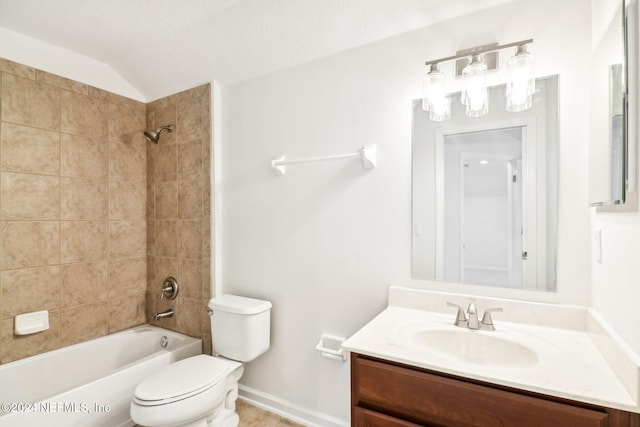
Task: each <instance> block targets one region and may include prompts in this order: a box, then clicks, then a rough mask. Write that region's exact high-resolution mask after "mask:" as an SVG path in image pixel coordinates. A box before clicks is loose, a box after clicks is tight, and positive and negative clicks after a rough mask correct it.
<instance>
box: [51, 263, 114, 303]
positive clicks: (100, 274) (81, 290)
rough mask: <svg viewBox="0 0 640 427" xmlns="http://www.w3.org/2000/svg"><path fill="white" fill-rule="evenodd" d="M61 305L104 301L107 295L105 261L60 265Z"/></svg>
mask: <svg viewBox="0 0 640 427" xmlns="http://www.w3.org/2000/svg"><path fill="white" fill-rule="evenodd" d="M61 276H62V280H61V289H60V305H61V307H70V306H75V305H81V304H90V303H95V302H105V301H107V299H108V296H109V265H108V262H107V261H94V262H84V263H77V264H65V265H62V266H61Z"/></svg>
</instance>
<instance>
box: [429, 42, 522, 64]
mask: <svg viewBox="0 0 640 427" xmlns="http://www.w3.org/2000/svg"><path fill="white" fill-rule="evenodd" d="M529 43H533V39H527V40H522V41H519V42H513V43H507V44H502V45H498V44H497V43H492V44H487V45H484V46H477V47H473V48H471V49H465V50H459V51H458V52H456V54H455V55H453V56H447V57H445V58H439V59H434V60H432V61H427V62H425V63H424V65H433V64H439V63H441V62H447V61H453V60H454V59H460V58H465V57H468V56H471V55H479V54H481V53H486V52H493V51H496V50H501V49H507V48H509V47H515V46H521V45H525V44H529Z"/></svg>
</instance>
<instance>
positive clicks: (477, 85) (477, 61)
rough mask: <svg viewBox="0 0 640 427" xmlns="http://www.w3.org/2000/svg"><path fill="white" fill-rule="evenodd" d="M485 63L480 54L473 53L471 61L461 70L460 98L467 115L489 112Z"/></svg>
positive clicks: (477, 115) (478, 115)
mask: <svg viewBox="0 0 640 427" xmlns="http://www.w3.org/2000/svg"><path fill="white" fill-rule="evenodd" d="M486 71H487V65H486V64H485V63H484V62H482V57H481V56H480V55H474V56H473V58H472V60H471V63H470V64H469V65H467V66H466V67H464V69H463V70H462V77H463V78H464V90H463V91H462V95H461V97H460V100H461V101H462V103H463V104H464V106H465V112H466V114H467V116H469V117H480V116H484V115H485V114H487V113H488V112H489V91H488V90H487V85H486V83H485V72H486Z"/></svg>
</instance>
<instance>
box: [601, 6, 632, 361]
mask: <svg viewBox="0 0 640 427" xmlns="http://www.w3.org/2000/svg"><path fill="white" fill-rule="evenodd" d="M611 4H613V5H614V9H615V7H616V6H617V5H618V4H619V3H618V2H617V1H615V0H607V1H606V2H599V3H598V4H594V10H593V14H594V18H595V16H596V15H597V14H602V16H603V17H610V16H611V13H608V14H607V13H605V12H606V8H607V5H611ZM602 9H605V10H602ZM601 22H605V24H602V23H601ZM606 22H607V21H602V19H600V22H598V21H595V20H594V25H597V24H600V27H603V28H606ZM594 32H595V31H594ZM596 41H599V40H596ZM639 42H640V40H636V43H639ZM595 44H596V43H594V45H595ZM636 46H637V44H636ZM636 51H637V48H636ZM629 75H630V76H634V75H635V76H636V77H637V71H636V72H633V71H631V72H630V73H629ZM632 89H633V88H631V90H632ZM636 90H637V88H636ZM633 111H635V119H632V120H635V121H636V122H638V121H640V117H638V110H637V107H636V108H634V109H633V110H632V112H631V114H632V115H633ZM604 127H606V125H605V126H604ZM636 129H637V127H636ZM599 131H600V133H599V135H605V136H606V134H607V131H608V130H607V129H599ZM594 135H598V134H596V133H595V132H593V133H592V135H591V136H594ZM632 156H633V157H635V160H636V162H638V160H639V159H638V158H637V150H636V151H635V154H632ZM636 170H637V163H636ZM636 180H637V177H636ZM637 184H638V183H637V182H636V188H638V187H637ZM597 230H599V231H600V232H601V239H602V240H601V241H602V261H601V262H598V261H597V260H596V254H595V251H594V253H593V254H592V258H591V269H592V285H591V286H592V306H593V308H594V309H595V310H596V311H597V312H598V313H599V314H600V315H601V316H602V318H603V319H604V320H605V321H606V322H607V323H608V324H609V326H610V327H611V328H612V329H613V330H614V331H615V332H616V333H617V334H618V336H619V337H620V338H622V340H623V341H624V342H625V343H626V344H628V345H629V347H630V348H631V350H632V351H634V352H635V354H636V355H638V356H640V334H638V330H637V325H638V324H640V310H638V305H637V304H638V301H640V279H639V278H638V261H639V260H640V258H639V257H638V254H640V215H639V214H638V212H634V213H597V212H596V211H595V209H594V210H593V217H592V233H595V232H596V231H597ZM592 235H593V234H592ZM594 249H595V245H594Z"/></svg>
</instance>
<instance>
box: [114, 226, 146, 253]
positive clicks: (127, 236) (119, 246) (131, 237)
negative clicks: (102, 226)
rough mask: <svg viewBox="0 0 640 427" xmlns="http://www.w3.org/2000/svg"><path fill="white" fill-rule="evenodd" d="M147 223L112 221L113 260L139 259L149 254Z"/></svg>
mask: <svg viewBox="0 0 640 427" xmlns="http://www.w3.org/2000/svg"><path fill="white" fill-rule="evenodd" d="M146 243H147V234H146V221H144V220H143V221H110V222H109V250H110V257H111V258H139V257H143V256H145V255H146V254H147V249H146Z"/></svg>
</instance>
